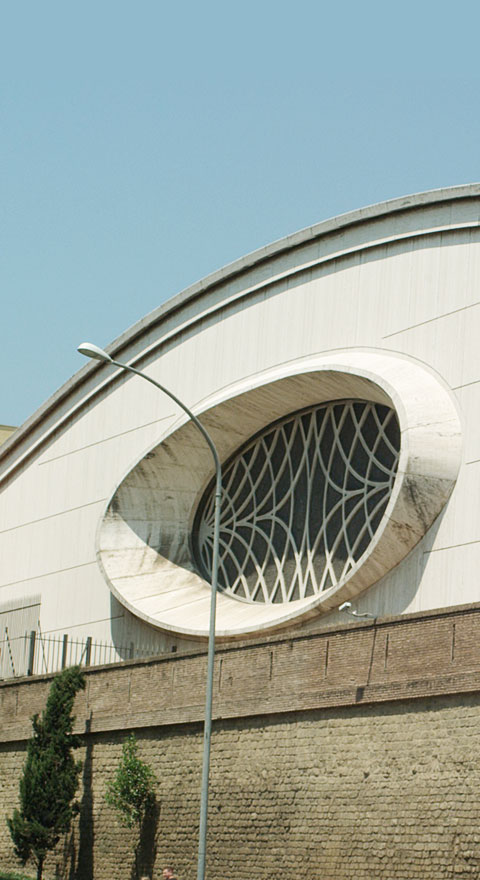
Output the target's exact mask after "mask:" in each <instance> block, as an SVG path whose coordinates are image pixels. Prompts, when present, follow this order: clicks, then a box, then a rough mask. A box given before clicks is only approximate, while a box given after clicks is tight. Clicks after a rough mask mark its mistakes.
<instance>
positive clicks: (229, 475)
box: [193, 400, 400, 602]
mask: <svg viewBox="0 0 480 880" xmlns="http://www.w3.org/2000/svg"><path fill="white" fill-rule="evenodd" d="M399 449H400V431H399V425H398V420H397V417H396V415H395V412H394V410H392V409H390V408H389V407H387V406H383V405H381V404H378V403H370V402H366V401H359V400H347V401H336V402H332V403H327V404H322V405H321V406H317V407H314V408H312V409H310V410H308V411H303V412H300V413H296V414H294V415H290V416H288V417H287V418H285V419H283V420H282V421H281V422H277V423H275V424H274V425H270V426H269V427H268V428H266V429H265V430H264V431H262V433H261V434H260V435H259V436H257V437H255V438H254V439H252V440H251V441H250V442H249V443H248V444H247V445H246V446H244V447H243V448H242V449H241V450H240V451H239V452H238V453H237V454H236V455H235V456H234V457H233V459H232V460H231V461H230V463H229V464H227V466H226V468H225V469H224V477H223V485H224V490H223V497H222V511H221V529H220V569H219V587H220V589H222V590H223V591H224V592H225V593H227V594H229V595H232V596H234V597H235V598H237V599H242V600H244V601H247V602H291V601H293V600H294V599H303V598H305V597H307V596H313V595H316V594H318V593H321V592H322V591H323V590H326V589H328V588H329V587H332V586H335V585H337V584H339V583H340V582H341V581H343V580H345V579H346V578H347V576H348V574H349V572H350V571H351V569H352V568H353V566H354V565H355V563H356V562H357V561H358V560H359V559H360V557H361V556H362V555H363V553H364V552H365V551H366V549H367V547H368V545H369V543H370V542H371V540H372V538H373V536H374V534H375V532H376V530H377V529H378V526H379V524H380V521H381V519H382V516H383V514H384V512H385V508H386V506H387V503H388V499H389V497H390V494H391V491H392V487H393V482H394V479H395V474H396V471H397V465H398V454H399ZM213 512H214V495H213V486H210V487H209V488H208V489H207V491H206V492H205V494H204V496H203V498H202V500H201V502H200V505H199V508H198V511H197V514H196V517H195V521H194V528H193V546H194V555H195V559H196V562H197V565H198V567H199V569H200V571H201V573H202V575H203V577H205V578H206V579H207V580H208V579H210V576H211V566H212V538H213Z"/></svg>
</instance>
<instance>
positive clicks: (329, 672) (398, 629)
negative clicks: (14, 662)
mask: <svg viewBox="0 0 480 880" xmlns="http://www.w3.org/2000/svg"><path fill="white" fill-rule="evenodd" d="M479 630H480V606H475V607H472V606H469V607H468V608H463V609H457V610H455V611H452V610H450V611H447V612H436V613H432V614H429V615H422V616H415V615H410V616H408V617H404V618H398V619H394V620H387V621H381V622H376V623H374V624H372V623H369V624H363V625H353V626H346V627H343V628H340V629H337V630H334V631H329V632H325V631H323V632H318V633H316V634H315V633H313V634H310V635H309V636H308V637H305V636H301V635H298V634H297V635H295V634H293V633H292V634H290V635H288V636H283V637H275V638H271V639H264V640H262V642H261V643H258V642H257V643H251V644H243V645H235V646H230V647H228V646H226V647H222V648H221V649H220V650H219V652H218V655H217V661H216V662H217V666H216V695H215V711H216V721H215V724H214V731H213V737H212V768H211V802H210V804H211V806H210V825H209V846H208V863H207V864H208V878H209V880H234V878H235V880H247V878H249V877H250V876H251V875H252V874H254V875H255V876H256V877H257V878H261V880H278V876H279V875H280V874H282V873H284V872H286V873H289V874H291V873H298V872H302V873H306V874H309V875H310V876H311V877H312V878H322V880H371V878H384V880H397V878H398V880H400V878H403V880H417V878H418V880H420V878H422V880H440V878H451V877H456V878H463V877H465V878H467V877H473V876H478V872H479V870H480V649H479V645H480V641H479V638H478V636H479ZM204 675H205V654H204V653H203V652H201V651H199V652H193V653H191V654H189V655H185V656H181V655H168V656H166V657H163V658H158V659H156V660H151V661H148V662H144V663H138V662H137V663H134V662H130V663H125V664H121V665H118V666H115V667H109V668H106V667H104V668H97V669H91V670H89V671H88V673H87V677H88V686H87V690H86V693H85V694H82V695H79V698H78V700H77V705H76V712H77V728H78V729H80V730H85V728H86V727H87V729H88V730H89V732H88V733H87V735H86V738H85V742H86V746H85V749H84V756H83V757H84V768H83V787H82V790H81V792H80V798H81V812H80V816H79V821H78V823H77V826H76V828H75V831H74V834H73V835H72V836H71V837H70V838H69V840H68V841H65V844H64V845H62V847H60V848H59V850H58V852H57V853H56V854H55V856H54V857H52V858H51V859H50V861H49V863H48V866H47V875H49V876H54V875H55V873H57V874H61V875H64V876H65V877H68V878H69V880H74V878H75V880H91V878H95V880H125V878H130V877H133V876H134V872H135V866H134V864H133V856H132V852H133V845H134V842H135V841H134V839H133V835H132V833H131V832H129V831H128V830H127V831H126V830H125V829H124V828H122V827H121V826H120V825H119V824H118V822H117V820H116V818H115V816H114V814H113V813H112V811H111V809H110V808H109V807H107V805H106V803H105V800H104V792H105V786H106V782H107V780H108V778H110V777H111V774H112V773H113V772H114V769H115V766H116V764H117V762H118V759H119V757H120V753H121V744H122V741H123V738H124V736H125V731H126V730H129V729H135V731H136V734H137V737H138V740H139V743H140V754H141V756H142V757H143V758H144V759H145V760H146V761H147V762H148V763H149V764H150V765H151V767H152V769H153V770H154V772H155V774H156V777H157V794H158V813H157V814H152V815H151V816H149V820H148V827H146V828H144V829H143V836H142V845H141V847H140V852H139V863H138V868H139V869H140V870H141V871H142V872H146V873H148V874H151V875H153V876H154V877H158V876H159V875H160V873H161V868H162V867H163V865H164V864H166V863H168V862H173V863H174V865H175V866H176V867H177V869H178V872H179V875H180V877H181V878H182V880H194V877H195V876H196V870H195V861H196V846H197V819H198V809H199V789H200V767H201V755H202V726H201V723H200V719H201V715H202V712H203V685H204ZM49 683H50V679H47V678H46V677H45V678H40V679H31V680H28V681H23V682H12V683H5V684H3V686H2V687H0V703H1V708H2V721H3V723H2V731H1V733H2V739H3V742H2V744H1V746H0V794H1V812H2V813H3V814H4V815H5V814H7V815H8V814H9V813H10V812H11V810H12V809H13V807H14V806H15V803H16V798H17V792H18V777H19V773H20V770H21V765H22V762H23V760H24V755H25V737H27V736H28V735H29V733H30V729H29V728H30V725H29V723H28V720H27V719H28V716H29V715H30V714H31V713H32V712H33V711H38V710H40V709H41V708H42V707H43V704H44V701H45V696H46V692H47V690H48V687H49ZM0 825H1V830H0V860H1V865H2V866H3V867H8V868H11V869H12V868H14V867H15V865H16V862H15V859H14V857H13V854H12V848H11V842H10V840H9V837H8V832H6V827H5V824H4V818H3V817H1V818H0ZM132 872H133V873H132Z"/></svg>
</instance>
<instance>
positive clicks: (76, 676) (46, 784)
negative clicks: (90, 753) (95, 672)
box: [7, 666, 85, 880]
mask: <svg viewBox="0 0 480 880" xmlns="http://www.w3.org/2000/svg"><path fill="white" fill-rule="evenodd" d="M84 687H85V676H84V674H83V673H82V672H81V671H80V669H79V667H78V666H73V667H71V668H70V669H65V670H64V671H63V672H62V673H60V675H58V676H57V677H56V678H54V680H53V682H52V685H51V688H50V691H49V694H48V699H47V705H46V707H45V710H44V712H43V713H42V716H41V718H39V716H38V715H34V716H33V718H32V722H33V736H32V738H31V740H30V741H29V743H28V748H27V760H26V762H25V766H24V768H23V775H22V778H21V779H20V809H17V810H14V813H13V816H12V817H11V818H9V819H7V824H8V827H9V830H10V835H11V837H12V840H13V843H14V847H15V854H16V855H17V856H18V857H19V859H21V861H22V863H23V864H25V863H26V862H27V861H28V859H29V858H31V857H32V858H33V859H34V860H35V862H36V865H37V880H41V877H42V872H43V863H44V861H45V857H46V855H47V853H48V851H49V850H51V849H54V847H55V846H56V845H57V843H58V841H59V839H60V836H61V835H62V834H64V833H66V832H67V831H68V830H69V828H70V825H71V821H72V817H73V815H74V813H75V812H77V810H78V808H77V807H76V805H75V804H74V803H73V798H74V797H75V792H76V790H77V785H78V777H79V773H80V769H81V762H76V761H75V760H74V757H73V754H72V750H73V749H76V748H78V746H79V745H80V738H79V737H77V736H74V735H73V734H72V729H73V722H74V720H75V719H74V717H73V716H72V714H71V713H72V709H73V703H74V701H75V695H76V694H77V692H78V691H79V690H82V689H83V688H84Z"/></svg>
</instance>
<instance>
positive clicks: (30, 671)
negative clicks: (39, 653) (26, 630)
mask: <svg viewBox="0 0 480 880" xmlns="http://www.w3.org/2000/svg"><path fill="white" fill-rule="evenodd" d="M36 638H37V633H36V631H35V630H34V629H32V630H31V632H30V636H29V641H30V645H29V648H28V667H27V675H33V667H34V664H35V641H36Z"/></svg>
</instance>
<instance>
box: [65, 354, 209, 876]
mask: <svg viewBox="0 0 480 880" xmlns="http://www.w3.org/2000/svg"><path fill="white" fill-rule="evenodd" d="M77 350H78V351H79V352H80V354H83V355H85V357H88V358H93V359H94V360H98V361H103V363H106V364H111V365H112V366H113V367H119V368H120V369H121V370H125V371H126V372H127V373H134V374H135V375H136V376H140V377H141V378H142V379H145V380H146V381H147V382H150V383H151V384H152V385H155V387H156V388H158V389H159V390H160V391H163V393H164V394H166V395H168V397H170V398H171V399H172V400H174V401H175V403H176V404H178V406H179V407H181V409H183V411H184V412H186V414H187V416H188V417H189V418H190V419H191V420H192V422H193V423H194V424H195V425H196V426H197V428H198V430H199V431H200V433H201V434H202V435H203V437H204V439H205V440H206V442H207V443H208V446H209V447H210V451H211V453H212V455H213V460H214V462H215V473H216V486H215V517H214V529H213V559H212V585H211V586H212V592H211V600H210V627H209V634H208V662H207V688H206V698H205V723H204V734H203V762H202V789H201V795H200V826H199V836H198V865H197V880H204V878H205V857H206V849H207V819H208V785H209V778H210V739H211V732H212V696H213V661H214V657H215V613H216V606H217V583H218V557H219V546H220V507H221V495H222V468H221V464H220V458H219V455H218V452H217V449H216V446H215V443H214V442H213V440H212V438H211V437H210V434H209V433H208V431H207V430H206V429H205V428H204V427H203V425H202V423H201V422H200V421H199V420H198V419H197V417H196V416H194V414H193V413H192V412H191V410H189V409H188V407H187V406H185V404H184V403H182V401H181V400H179V399H178V397H176V396H175V394H173V393H172V392H171V391H169V390H168V388H165V387H164V386H163V385H160V383H159V382H156V381H155V379H152V378H151V376H147V375H146V374H145V373H142V372H140V370H136V369H135V367H130V366H129V365H128V364H122V363H120V361H116V360H114V359H113V358H111V357H110V355H109V354H107V352H106V351H103V349H102V348H99V347H98V346H97V345H93V344H92V343H91V342H82V344H81V345H79V346H78V349H77Z"/></svg>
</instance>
